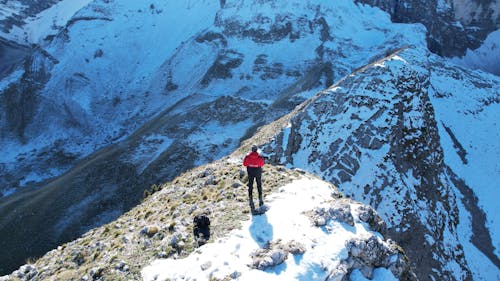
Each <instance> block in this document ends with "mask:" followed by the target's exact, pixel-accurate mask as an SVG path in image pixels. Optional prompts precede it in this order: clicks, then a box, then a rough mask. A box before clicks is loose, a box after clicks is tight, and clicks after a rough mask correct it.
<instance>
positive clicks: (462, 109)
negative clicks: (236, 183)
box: [261, 48, 500, 280]
mask: <svg viewBox="0 0 500 281" xmlns="http://www.w3.org/2000/svg"><path fill="white" fill-rule="evenodd" d="M499 89H500V81H499V79H498V77H495V76H491V75H487V74H484V73H478V72H470V71H467V70H465V69H459V68H457V67H456V66H452V65H448V64H446V63H445V62H444V61H443V60H442V59H441V58H438V57H435V56H433V55H430V54H429V53H427V52H426V51H425V50H421V49H414V48H409V49H406V50H404V51H401V52H399V53H397V54H393V55H392V56H389V57H388V58H387V59H386V60H383V61H378V62H375V63H373V64H372V65H371V66H369V67H366V68H363V69H360V70H359V71H358V72H357V73H354V74H353V75H350V76H348V77H346V78H345V79H344V80H342V81H340V82H339V83H338V84H336V85H335V86H334V87H332V88H331V89H329V90H328V91H325V92H322V93H320V94H318V95H317V96H316V97H314V98H313V99H311V101H308V102H307V103H305V104H304V105H302V106H301V107H300V108H298V109H297V110H296V111H295V112H294V113H292V114H291V115H290V116H288V117H286V118H283V119H282V120H281V121H280V124H281V125H280V126H281V127H282V129H281V130H278V129H277V128H276V126H278V125H274V126H273V128H272V129H270V132H276V131H278V132H279V133H278V134H277V135H275V136H274V137H273V140H272V141H271V142H269V143H268V144H267V146H266V147H265V148H264V149H263V150H264V151H265V152H267V153H269V154H270V155H271V157H272V159H273V161H274V162H275V163H281V164H285V165H287V166H289V167H298V168H301V169H304V170H307V171H310V172H313V173H316V174H318V175H321V177H323V178H325V179H327V180H329V181H331V182H332V183H334V184H335V185H337V186H338V187H339V189H340V190H342V191H343V192H345V194H346V195H348V196H351V197H353V198H355V199H357V200H360V201H362V202H365V203H367V204H370V205H371V206H374V208H375V209H376V210H377V211H378V212H379V213H380V214H381V216H382V218H384V219H385V220H387V222H388V227H389V233H390V237H391V238H392V239H394V240H396V241H397V242H398V243H400V244H401V245H402V246H403V247H404V248H405V249H406V251H407V253H408V256H409V257H410V259H411V260H412V262H413V265H414V266H415V268H416V273H417V275H418V277H419V279H420V280H431V279H439V280H472V279H473V280H492V279H497V278H498V277H499V275H500V270H499V268H500V260H499V258H498V250H497V248H498V238H497V237H498V236H497V235H498V234H497V233H498V231H497V229H498V226H497V225H498V218H497V215H496V214H495V212H494V206H493V205H492V204H490V203H491V200H490V198H495V194H496V191H495V189H494V188H493V187H492V186H491V184H492V183H494V182H496V179H498V177H499V176H500V174H499V172H498V165H497V164H498V163H497V162H498V161H496V159H497V157H498V154H499V149H498V147H497V145H496V143H494V142H495V141H494V140H495V139H498V131H499V130H498V128H497V125H496V120H497V119H498V112H500V111H498V106H499V105H498V103H499ZM467 100H470V102H467ZM472 130H474V131H475V132H477V133H475V134H474V135H471V134H470V132H471V131H472ZM270 137H271V136H267V138H270ZM261 138H262V137H261ZM478 138H480V139H481V140H482V141H478ZM264 139H265V138H264ZM473 143H474V144H473ZM476 157H480V158H481V161H479V160H477V161H476V160H475V159H479V158H476ZM473 159H474V160H473ZM429 255H431V256H432V257H433V258H432V259H429V258H428V257H429Z"/></svg>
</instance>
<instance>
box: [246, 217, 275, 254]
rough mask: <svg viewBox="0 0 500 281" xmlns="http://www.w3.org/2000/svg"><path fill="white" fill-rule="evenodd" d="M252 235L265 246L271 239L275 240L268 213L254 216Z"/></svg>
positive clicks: (251, 227) (260, 244)
mask: <svg viewBox="0 0 500 281" xmlns="http://www.w3.org/2000/svg"><path fill="white" fill-rule="evenodd" d="M250 235H252V238H253V240H255V242H257V244H259V247H261V248H263V247H264V246H265V245H266V244H267V243H268V242H269V241H271V240H273V226H272V225H271V224H270V223H269V222H268V221H267V215H266V214H262V215H259V216H253V217H252V225H250Z"/></svg>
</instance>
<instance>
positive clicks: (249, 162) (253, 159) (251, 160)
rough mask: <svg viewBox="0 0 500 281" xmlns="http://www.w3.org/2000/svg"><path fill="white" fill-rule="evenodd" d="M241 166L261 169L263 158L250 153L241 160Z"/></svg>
mask: <svg viewBox="0 0 500 281" xmlns="http://www.w3.org/2000/svg"><path fill="white" fill-rule="evenodd" d="M243 166H245V167H252V168H258V167H262V166H264V158H262V156H260V155H259V153H257V152H255V151H252V152H250V153H248V154H247V156H245V159H243Z"/></svg>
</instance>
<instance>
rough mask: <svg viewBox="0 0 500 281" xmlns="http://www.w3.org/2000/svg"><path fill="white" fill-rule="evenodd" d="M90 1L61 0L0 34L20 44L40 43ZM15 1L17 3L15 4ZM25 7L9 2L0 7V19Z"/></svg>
mask: <svg viewBox="0 0 500 281" xmlns="http://www.w3.org/2000/svg"><path fill="white" fill-rule="evenodd" d="M92 1H93V0H63V1H61V2H58V3H57V4H55V5H53V6H52V7H50V8H48V9H46V10H44V11H42V12H41V13H39V14H37V15H35V16H33V17H30V18H27V19H25V22H26V24H25V25H23V26H21V27H18V26H13V27H12V29H11V30H10V31H9V32H8V33H3V32H2V33H1V34H2V35H3V37H5V38H7V39H9V40H13V41H16V42H18V43H20V44H25V45H29V44H40V43H42V40H43V39H44V38H45V37H47V36H49V35H55V34H57V33H58V32H59V31H60V29H61V28H62V27H63V26H64V25H66V23H67V22H68V21H69V20H70V19H71V17H73V15H74V14H75V13H76V12H77V11H78V10H80V9H81V8H83V7H85V6H86V5H87V4H89V3H90V2H92ZM16 3H17V5H15V4H16ZM13 4H14V5H13ZM2 6H3V5H2ZM25 8H26V7H25V6H22V5H21V4H20V3H19V2H16V1H14V2H13V3H9V5H7V6H6V7H5V8H0V19H2V18H6V17H7V16H12V15H16V14H18V13H19V11H20V10H23V9H25Z"/></svg>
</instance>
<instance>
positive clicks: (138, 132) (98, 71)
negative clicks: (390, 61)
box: [0, 1, 425, 272]
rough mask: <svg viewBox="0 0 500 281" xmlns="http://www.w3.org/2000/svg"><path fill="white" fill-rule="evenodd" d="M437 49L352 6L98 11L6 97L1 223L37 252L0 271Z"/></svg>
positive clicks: (79, 20) (99, 5)
mask: <svg viewBox="0 0 500 281" xmlns="http://www.w3.org/2000/svg"><path fill="white" fill-rule="evenodd" d="M200 11H201V12H200ZM351 19H356V21H352V20H351ZM374 19H376V20H374ZM179 26H181V27H182V28H179ZM352 34H357V36H356V37H353V36H352ZM424 38H425V36H424V30H423V29H422V28H421V27H420V26H412V25H393V24H392V23H391V22H390V20H389V16H388V15H387V14H385V13H383V12H381V11H380V10H379V9H376V8H371V7H368V6H358V5H355V4H354V3H352V2H351V1H340V2H339V1H337V2H335V3H334V2H329V3H323V2H321V3H319V2H315V1H286V2H262V1H226V2H224V3H222V2H219V3H217V2H216V1H196V2H195V3H194V2H193V3H191V2H189V3H188V2H182V1H156V2H152V3H148V4H145V3H142V2H137V1H95V2H93V3H91V4H89V5H88V6H86V7H85V8H84V9H82V10H80V11H79V12H78V13H77V14H76V15H75V16H74V17H73V18H72V19H71V20H70V21H69V22H68V24H67V25H66V26H65V28H64V29H63V30H61V32H60V33H59V34H58V35H57V36H56V37H54V38H53V39H51V40H50V41H49V42H47V43H46V45H44V46H43V49H42V48H39V49H37V51H36V52H35V54H34V55H33V56H32V57H31V59H30V60H29V61H28V63H27V64H26V66H25V68H24V69H21V70H19V72H16V73H15V74H16V75H17V76H16V75H14V74H12V75H11V76H10V77H9V81H11V82H10V83H6V84H4V85H2V86H3V87H2V88H1V89H0V90H1V91H2V93H3V94H2V95H0V100H1V103H0V104H1V105H2V108H1V110H0V117H1V118H0V137H1V138H0V142H1V145H2V148H3V150H4V151H5V153H2V160H1V161H2V163H3V164H2V174H3V175H4V176H3V177H2V178H1V183H2V185H1V188H2V193H3V194H4V195H10V196H5V197H4V198H1V199H0V210H2V212H4V213H6V214H8V215H6V216H4V217H3V218H2V220H1V221H0V224H1V226H2V229H12V227H11V226H14V225H17V224H19V223H21V224H24V225H28V224H29V225H30V228H29V229H27V230H26V231H24V230H23V231H19V233H16V234H15V235H11V233H9V235H7V234H5V235H2V236H5V237H6V239H4V240H3V241H2V243H3V247H2V250H1V251H2V253H3V251H8V249H10V248H9V247H11V248H12V249H19V248H21V245H23V243H30V244H32V245H33V247H29V248H26V252H25V251H13V252H14V253H16V254H14V255H3V254H0V258H1V259H3V260H2V262H0V264H1V265H2V266H5V267H6V268H9V269H14V268H15V267H17V266H18V265H19V264H20V263H22V262H23V260H24V259H26V258H27V257H29V256H37V255H40V254H42V253H44V252H45V251H47V250H50V249H52V248H53V247H55V246H57V245H59V244H60V243H63V241H69V240H72V239H74V238H76V237H78V236H80V235H81V234H82V233H83V232H85V231H86V230H88V229H90V228H92V227H95V226H96V225H99V224H101V223H105V222H108V221H111V220H112V219H114V218H116V217H117V216H118V215H119V214H120V213H122V212H124V211H126V210H128V209H130V208H131V207H133V206H134V205H135V204H137V203H138V202H139V200H140V198H141V196H142V193H143V190H144V189H147V188H149V187H150V186H151V185H152V184H155V183H158V182H163V181H165V180H168V179H172V178H173V177H175V176H176V175H178V174H179V173H181V172H182V171H185V170H187V169H189V168H191V167H194V166H196V165H199V164H202V163H208V162H211V161H213V160H214V159H219V158H220V157H222V156H224V155H227V154H228V153H230V152H231V151H232V150H234V149H235V148H236V147H238V145H239V142H240V139H244V138H246V137H248V136H249V135H250V134H251V133H252V132H253V131H254V130H255V128H256V127H257V126H259V125H262V124H265V123H268V122H270V121H272V120H274V119H276V118H278V117H279V116H281V115H282V114H285V113H287V112H289V110H291V109H292V108H293V107H294V106H295V105H297V104H299V103H300V102H302V101H304V100H305V99H307V98H309V97H310V96H312V95H313V94H314V93H315V92H317V91H318V90H320V89H324V88H326V87H328V86H330V85H331V84H332V83H333V81H334V80H336V79H338V77H342V76H344V75H346V74H348V73H350V72H351V71H352V70H353V69H356V68H358V67H361V66H363V65H365V64H367V63H369V62H370V61H373V60H375V59H376V58H378V57H380V56H383V54H384V53H386V52H389V51H390V50H392V49H397V48H400V47H401V46H404V45H407V44H412V45H422V46H423V45H425V39H424ZM283 50H286V52H284V51H283ZM16 78H17V80H16ZM33 81H37V83H32V82H33ZM235 85H236V86H235ZM16 191H22V192H18V193H16V194H12V193H15V192H16ZM66 194H70V196H67V198H66ZM61 198H65V199H64V200H62V199H61ZM20 202H22V203H20ZM31 210H36V211H35V213H34V214H33V213H32V211H31ZM19 214H21V215H19ZM39 214H48V215H46V216H40V215H39ZM47 225H50V226H51V227H47ZM14 229H15V228H14ZM33 237H34V238H33ZM27 241H28V242H27ZM9 252H11V251H10V250H9ZM3 271H5V272H7V271H8V270H7V269H3Z"/></svg>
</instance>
